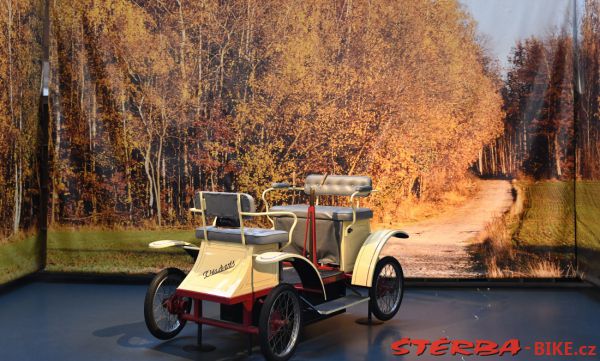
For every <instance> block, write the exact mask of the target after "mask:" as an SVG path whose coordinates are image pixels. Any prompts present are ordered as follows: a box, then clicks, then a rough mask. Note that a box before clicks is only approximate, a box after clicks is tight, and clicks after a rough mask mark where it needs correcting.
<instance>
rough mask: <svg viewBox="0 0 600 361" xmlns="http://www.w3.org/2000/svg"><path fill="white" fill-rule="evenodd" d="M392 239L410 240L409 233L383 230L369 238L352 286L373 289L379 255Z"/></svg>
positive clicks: (359, 253) (361, 251)
mask: <svg viewBox="0 0 600 361" xmlns="http://www.w3.org/2000/svg"><path fill="white" fill-rule="evenodd" d="M392 237H398V238H408V233H406V232H404V231H400V230H392V229H382V230H379V231H375V232H373V233H371V234H370V235H369V237H367V239H366V240H365V243H363V245H362V247H361V248H360V251H358V256H357V257H356V262H355V263H354V271H353V272H352V284H353V285H355V286H364V287H371V283H372V282H373V273H374V272H375V265H376V264H377V261H378V260H379V254H380V253H381V250H382V249H383V246H384V245H385V244H386V242H387V241H388V239H390V238H392Z"/></svg>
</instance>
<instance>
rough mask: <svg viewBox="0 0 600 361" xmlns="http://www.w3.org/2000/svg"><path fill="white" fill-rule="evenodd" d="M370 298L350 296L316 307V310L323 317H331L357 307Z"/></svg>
mask: <svg viewBox="0 0 600 361" xmlns="http://www.w3.org/2000/svg"><path fill="white" fill-rule="evenodd" d="M368 300H369V297H361V296H359V295H349V296H344V297H341V298H336V299H335V300H331V301H327V302H324V303H321V304H320V305H316V306H314V308H315V310H316V311H317V312H318V313H319V314H321V315H329V314H331V313H334V312H337V311H340V310H343V309H345V308H348V307H352V306H356V305H358V304H361V303H363V302H367V301H368Z"/></svg>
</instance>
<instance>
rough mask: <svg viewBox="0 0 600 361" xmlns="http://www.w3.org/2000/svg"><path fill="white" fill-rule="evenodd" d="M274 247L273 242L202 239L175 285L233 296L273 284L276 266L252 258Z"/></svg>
mask: <svg viewBox="0 0 600 361" xmlns="http://www.w3.org/2000/svg"><path fill="white" fill-rule="evenodd" d="M276 250H277V245H250V244H247V245H242V244H237V243H231V242H217V241H210V240H209V241H202V244H201V245H200V251H199V254H198V258H197V259H196V263H195V264H194V267H193V268H192V270H191V271H190V273H189V274H188V275H187V277H186V278H185V279H184V280H183V282H182V283H181V284H180V285H179V287H178V289H180V290H185V291H191V292H198V293H205V294H210V295H213V296H217V297H223V298H235V297H238V296H242V295H247V294H249V293H253V292H257V291H260V290H264V289H269V288H273V287H275V286H277V284H278V283H279V282H278V281H279V266H278V265H277V264H264V263H258V262H255V261H254V259H255V258H256V256H257V255H258V254H261V253H263V252H272V251H276Z"/></svg>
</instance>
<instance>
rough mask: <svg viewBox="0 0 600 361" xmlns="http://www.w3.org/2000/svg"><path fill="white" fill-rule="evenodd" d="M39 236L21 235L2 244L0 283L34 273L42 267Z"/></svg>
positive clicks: (0, 248) (0, 251) (0, 245)
mask: <svg viewBox="0 0 600 361" xmlns="http://www.w3.org/2000/svg"><path fill="white" fill-rule="evenodd" d="M38 252H39V249H38V242H37V236H35V235H28V236H19V237H14V238H11V239H7V240H4V241H3V242H2V244H0V284H3V283H6V282H10V281H13V280H15V279H17V278H21V277H23V276H25V275H28V274H30V273H33V272H35V271H37V270H38V268H39V267H40V265H39V262H38V258H37V257H38V256H37V255H38Z"/></svg>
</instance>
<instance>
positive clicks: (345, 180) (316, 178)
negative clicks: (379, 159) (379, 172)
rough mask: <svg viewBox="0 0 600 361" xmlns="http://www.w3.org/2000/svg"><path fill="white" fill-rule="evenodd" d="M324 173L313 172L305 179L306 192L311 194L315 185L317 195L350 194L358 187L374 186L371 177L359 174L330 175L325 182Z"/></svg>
mask: <svg viewBox="0 0 600 361" xmlns="http://www.w3.org/2000/svg"><path fill="white" fill-rule="evenodd" d="M323 177H325V176H324V175H322V174H311V175H309V176H308V177H306V180H305V181H304V193H306V194H310V189H311V188H313V187H314V189H315V194H316V195H327V196H350V195H352V193H354V192H356V187H361V186H372V185H373V182H372V181H371V177H368V176H359V175H330V176H327V179H325V182H324V183H323ZM321 183H323V185H321Z"/></svg>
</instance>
